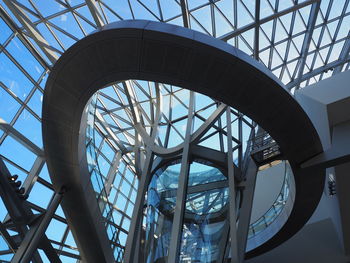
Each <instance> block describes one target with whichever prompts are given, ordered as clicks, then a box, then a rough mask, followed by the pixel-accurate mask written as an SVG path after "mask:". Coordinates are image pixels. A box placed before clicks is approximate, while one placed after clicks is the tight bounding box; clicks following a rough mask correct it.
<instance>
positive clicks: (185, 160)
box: [168, 91, 195, 263]
mask: <svg viewBox="0 0 350 263" xmlns="http://www.w3.org/2000/svg"><path fill="white" fill-rule="evenodd" d="M194 98H195V95H194V92H193V91H190V102H189V106H188V119H187V126H186V135H185V141H184V148H183V151H182V158H181V169H180V175H179V181H178V187H177V193H176V205H175V211H174V218H173V224H172V229H171V237H170V245H169V252H168V263H177V262H179V250H180V244H181V237H182V225H183V215H184V212H185V208H186V196H187V184H188V177H189V175H188V173H189V168H190V162H189V157H190V141H191V132H192V127H193V116H194Z"/></svg>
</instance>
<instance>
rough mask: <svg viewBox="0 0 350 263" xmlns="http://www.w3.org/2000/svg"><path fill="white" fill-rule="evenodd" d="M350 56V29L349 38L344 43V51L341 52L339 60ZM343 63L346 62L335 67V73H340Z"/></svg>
mask: <svg viewBox="0 0 350 263" xmlns="http://www.w3.org/2000/svg"><path fill="white" fill-rule="evenodd" d="M349 57H350V30H349V33H348V38H347V40H346V41H345V43H344V46H343V48H342V51H341V52H340V55H339V59H338V61H345V60H346V59H348V58H349ZM344 63H345V62H344ZM343 65H344V64H341V65H339V66H337V67H335V68H334V70H333V75H335V74H337V73H340V72H341V69H342V67H343Z"/></svg>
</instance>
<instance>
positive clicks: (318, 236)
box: [245, 218, 350, 263]
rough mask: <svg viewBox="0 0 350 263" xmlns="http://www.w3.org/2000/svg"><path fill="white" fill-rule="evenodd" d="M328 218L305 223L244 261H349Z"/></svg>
mask: <svg viewBox="0 0 350 263" xmlns="http://www.w3.org/2000/svg"><path fill="white" fill-rule="evenodd" d="M349 260H350V259H349V258H347V257H346V256H344V252H343V249H342V247H341V243H340V241H339V238H338V236H337V233H336V229H335V227H334V225H333V222H332V220H331V219H330V218H328V219H325V220H322V221H318V222H316V223H312V224H308V225H306V226H305V227H304V228H303V229H302V230H301V231H299V232H298V233H297V234H296V235H295V236H294V237H292V238H291V239H289V240H288V241H287V242H285V243H283V244H282V245H280V246H279V247H277V248H275V249H273V250H272V251H269V252H267V253H265V254H263V255H261V256H258V257H256V258H252V259H250V260H247V261H245V262H246V263H267V262H268V263H281V262H283V263H349V262H350V261H349Z"/></svg>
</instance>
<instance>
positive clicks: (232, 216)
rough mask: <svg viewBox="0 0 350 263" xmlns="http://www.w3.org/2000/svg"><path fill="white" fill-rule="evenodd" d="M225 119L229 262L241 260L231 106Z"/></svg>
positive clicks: (233, 262) (237, 262) (234, 262)
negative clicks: (229, 239)
mask: <svg viewBox="0 0 350 263" xmlns="http://www.w3.org/2000/svg"><path fill="white" fill-rule="evenodd" d="M226 120H227V177H228V184H229V196H230V201H229V217H228V218H229V221H230V237H231V263H240V262H242V261H241V260H240V258H239V255H238V242H239V241H238V239H237V225H236V222H237V215H236V189H235V187H236V186H235V169H234V168H235V166H234V164H233V152H232V125H231V123H232V120H231V108H227V109H226Z"/></svg>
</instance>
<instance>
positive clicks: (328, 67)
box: [286, 57, 350, 90]
mask: <svg viewBox="0 0 350 263" xmlns="http://www.w3.org/2000/svg"><path fill="white" fill-rule="evenodd" d="M348 62H350V57H348V58H347V59H344V60H335V61H333V62H331V63H328V64H326V65H324V66H322V67H319V68H316V69H314V70H312V71H310V72H308V73H306V74H304V75H302V76H301V79H300V80H299V81H298V80H295V81H291V82H289V83H288V84H287V85H286V88H287V89H289V90H290V89H292V88H293V87H295V86H296V85H297V84H298V83H301V82H303V81H304V80H307V79H310V78H312V77H314V76H317V75H319V74H321V73H322V72H325V71H328V70H331V69H333V68H335V67H339V66H342V65H344V64H346V63H348Z"/></svg>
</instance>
